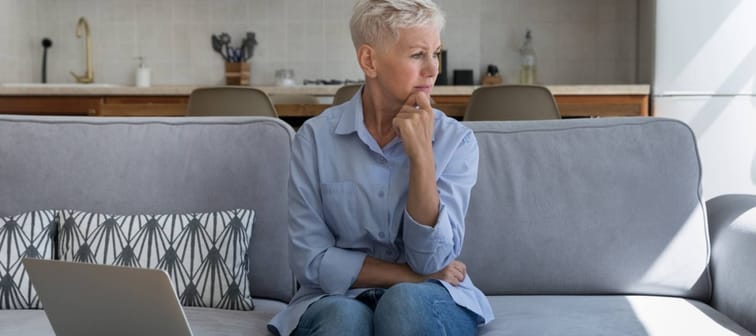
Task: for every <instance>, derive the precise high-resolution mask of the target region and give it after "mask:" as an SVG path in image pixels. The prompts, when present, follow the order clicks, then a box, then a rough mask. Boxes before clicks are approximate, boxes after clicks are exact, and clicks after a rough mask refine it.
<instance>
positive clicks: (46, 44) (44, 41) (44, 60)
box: [42, 37, 52, 83]
mask: <svg viewBox="0 0 756 336" xmlns="http://www.w3.org/2000/svg"><path fill="white" fill-rule="evenodd" d="M42 47H43V49H42V83H47V48H50V47H52V40H50V39H49V38H47V37H45V38H43V39H42Z"/></svg>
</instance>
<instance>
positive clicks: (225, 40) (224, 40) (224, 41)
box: [219, 33, 231, 62]
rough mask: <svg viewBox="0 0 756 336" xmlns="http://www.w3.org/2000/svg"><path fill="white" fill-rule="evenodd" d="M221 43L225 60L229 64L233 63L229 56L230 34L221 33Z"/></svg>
mask: <svg viewBox="0 0 756 336" xmlns="http://www.w3.org/2000/svg"><path fill="white" fill-rule="evenodd" d="M219 39H220V43H221V50H222V51H221V55H223V58H224V59H225V60H226V61H227V62H231V57H230V56H231V55H230V54H229V51H228V48H229V45H230V44H231V35H228V33H221V34H220V36H219Z"/></svg>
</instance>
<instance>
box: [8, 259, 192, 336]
mask: <svg viewBox="0 0 756 336" xmlns="http://www.w3.org/2000/svg"><path fill="white" fill-rule="evenodd" d="M23 263H24V266H25V267H26V270H27V272H28V273H29V277H30V279H31V282H32V284H33V285H34V288H35V289H36V290H37V295H39V298H40V300H41V301H42V305H43V307H44V309H45V313H46V314H47V318H48V319H49V320H50V324H51V325H52V328H53V330H54V331H55V334H56V335H57V336H74V335H76V336H89V335H181V336H183V335H187V336H191V334H192V332H191V330H190V329H189V323H188V322H187V320H186V316H185V315H184V311H183V310H182V309H181V304H180V303H179V300H178V298H177V297H176V293H175V291H174V289H173V287H172V286H171V282H170V280H169V279H168V274H167V273H166V272H165V271H162V270H153V269H142V268H131V267H121V266H107V265H96V264H85V263H72V262H63V261H54V260H41V259H30V258H25V259H24V260H23Z"/></svg>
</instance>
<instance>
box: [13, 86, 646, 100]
mask: <svg viewBox="0 0 756 336" xmlns="http://www.w3.org/2000/svg"><path fill="white" fill-rule="evenodd" d="M198 87H201V86H198V85H156V86H153V87H149V88H138V87H133V86H119V85H107V86H100V85H98V84H93V85H87V84H81V85H76V84H64V85H58V84H46V85H45V84H17V85H16V84H0V96H189V94H190V93H191V92H192V90H194V89H196V88H198ZM255 87H256V88H259V89H261V90H263V91H265V92H266V93H268V94H269V95H282V94H304V95H313V96H320V97H327V96H333V95H334V94H335V93H336V90H338V88H339V87H341V86H340V85H304V86H290V87H285V86H255ZM546 87H548V88H549V90H551V92H552V93H553V94H554V95H646V96H647V95H649V93H650V91H651V86H650V85H648V84H628V85H624V84H623V85H547V86H546ZM476 88H478V86H472V85H470V86H436V87H435V88H433V96H469V95H471V94H472V92H473V90H475V89H476Z"/></svg>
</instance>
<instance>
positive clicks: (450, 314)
mask: <svg viewBox="0 0 756 336" xmlns="http://www.w3.org/2000/svg"><path fill="white" fill-rule="evenodd" d="M443 25H444V18H443V14H442V13H441V11H440V10H439V8H438V7H437V6H436V5H435V4H434V3H433V2H432V1H430V0H360V1H359V2H358V3H357V4H356V5H355V7H354V12H353V15H352V19H351V22H350V29H351V32H352V41H353V42H354V46H355V48H356V51H357V61H358V62H359V65H360V67H361V68H362V71H363V72H364V74H365V85H364V86H363V87H362V89H361V90H360V91H359V92H358V93H357V94H355V96H354V97H353V98H352V99H351V100H350V101H348V102H346V103H344V104H342V105H339V106H334V107H331V108H329V109H328V110H326V111H325V112H323V113H322V114H321V115H319V116H317V117H314V118H311V119H310V120H308V121H307V122H306V123H305V124H304V125H303V126H302V127H301V128H300V130H299V132H298V133H297V135H296V137H295V139H294V143H293V149H292V162H291V179H290V181H289V207H290V210H289V215H290V216H289V217H290V220H289V251H290V255H289V259H290V264H291V268H292V270H293V271H294V274H295V276H296V278H297V280H298V281H299V284H300V285H301V288H300V289H299V290H298V292H297V293H296V295H295V296H294V298H293V299H292V301H291V303H290V304H289V306H288V307H287V308H286V309H285V310H284V311H282V312H281V313H279V314H278V315H276V316H275V317H274V318H273V320H271V322H270V325H269V329H270V330H271V331H272V332H274V333H280V334H281V335H289V334H292V335H374V334H375V335H475V334H476V333H477V329H478V326H479V325H482V324H485V323H488V322H489V321H490V320H492V319H493V314H492V312H491V308H490V306H489V303H488V301H487V300H486V298H485V296H484V295H483V294H482V293H481V292H480V291H479V290H478V289H477V288H476V287H475V286H474V285H473V283H472V281H471V279H470V277H469V276H468V275H467V272H466V269H465V265H464V264H463V263H462V262H460V261H457V260H456V258H457V257H458V256H459V254H460V251H461V250H462V242H463V240H464V239H463V238H464V218H465V213H466V211H467V205H468V202H469V196H470V189H471V188H472V187H473V185H474V184H475V181H476V178H477V169H478V145H477V142H476V141H475V137H474V136H473V134H472V132H471V131H470V130H469V129H468V128H466V127H464V126H463V125H461V124H460V123H458V122H457V121H455V120H454V119H451V118H448V117H446V116H445V115H444V114H443V113H442V112H440V111H438V110H434V109H432V108H431V106H430V92H431V89H432V88H433V83H434V82H435V80H436V76H437V75H438V55H439V52H440V48H441V39H440V31H441V29H442V27H443Z"/></svg>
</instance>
